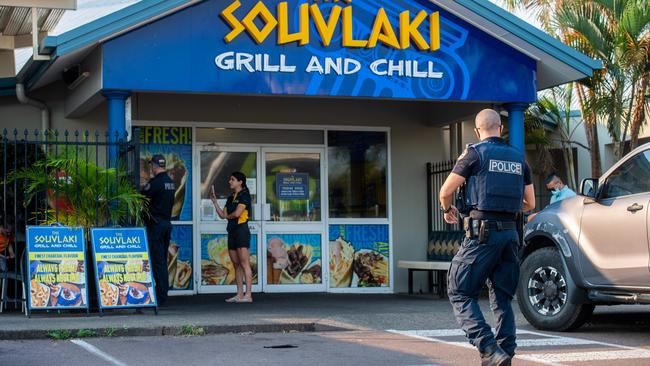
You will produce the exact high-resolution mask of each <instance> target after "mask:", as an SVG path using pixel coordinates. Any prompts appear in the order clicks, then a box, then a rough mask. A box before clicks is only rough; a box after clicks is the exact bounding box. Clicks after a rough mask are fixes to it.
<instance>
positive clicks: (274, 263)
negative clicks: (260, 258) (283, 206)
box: [266, 233, 323, 285]
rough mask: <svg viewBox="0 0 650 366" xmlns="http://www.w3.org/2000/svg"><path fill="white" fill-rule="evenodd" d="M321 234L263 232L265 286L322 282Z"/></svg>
mask: <svg viewBox="0 0 650 366" xmlns="http://www.w3.org/2000/svg"><path fill="white" fill-rule="evenodd" d="M321 238H322V236H321V234H284V233H283V234H279V233H278V234H274V233H269V234H267V235H266V240H267V243H266V248H267V249H266V260H267V265H266V269H267V281H268V284H269V285H313V284H320V283H323V279H322V272H323V269H322V244H321V243H322V241H321Z"/></svg>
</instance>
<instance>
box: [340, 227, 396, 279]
mask: <svg viewBox="0 0 650 366" xmlns="http://www.w3.org/2000/svg"><path fill="white" fill-rule="evenodd" d="M388 236H389V234H388V225H330V227H329V240H330V245H329V250H330V259H329V260H330V263H329V269H330V287H331V288H347V287H389V286H390V283H389V281H390V265H389V263H390V262H389V261H390V246H389V241H388Z"/></svg>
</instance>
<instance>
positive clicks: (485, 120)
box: [475, 109, 501, 140]
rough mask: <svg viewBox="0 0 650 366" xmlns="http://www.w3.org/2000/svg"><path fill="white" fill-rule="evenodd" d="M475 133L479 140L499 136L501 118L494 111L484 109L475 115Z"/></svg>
mask: <svg viewBox="0 0 650 366" xmlns="http://www.w3.org/2000/svg"><path fill="white" fill-rule="evenodd" d="M475 123H476V132H477V136H479V135H480V136H479V138H480V139H481V140H484V139H486V138H488V137H494V136H497V137H499V136H501V116H500V115H499V113H498V112H497V111H495V110H494V109H484V110H482V111H480V112H479V113H478V114H477V115H476V121H475Z"/></svg>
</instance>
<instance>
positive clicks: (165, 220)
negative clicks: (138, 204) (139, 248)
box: [142, 155, 176, 306]
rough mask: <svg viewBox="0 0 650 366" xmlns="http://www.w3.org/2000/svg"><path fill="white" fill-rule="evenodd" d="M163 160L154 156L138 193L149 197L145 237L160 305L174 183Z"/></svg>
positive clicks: (163, 294) (165, 282)
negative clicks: (147, 241) (145, 181)
mask: <svg viewBox="0 0 650 366" xmlns="http://www.w3.org/2000/svg"><path fill="white" fill-rule="evenodd" d="M166 163H167V162H166V161H165V157H164V156H162V155H154V156H153V157H152V158H151V167H152V170H153V174H154V177H153V178H152V179H151V180H150V181H149V182H148V183H147V184H145V185H144V187H143V189H142V193H143V194H144V195H145V196H147V197H148V198H149V213H150V217H148V218H147V220H146V224H147V238H148V239H149V252H150V253H151V269H152V270H153V278H154V280H155V281H156V299H157V300H158V305H160V306H162V305H164V304H165V302H166V301H167V291H169V274H168V271H167V251H168V250H169V241H170V239H171V234H172V224H171V222H170V221H171V217H172V206H173V205H174V192H175V191H176V187H175V186H174V182H173V181H172V179H171V178H170V177H169V175H167V170H166V169H165V166H166Z"/></svg>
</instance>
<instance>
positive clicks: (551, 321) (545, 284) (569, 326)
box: [517, 247, 594, 332]
mask: <svg viewBox="0 0 650 366" xmlns="http://www.w3.org/2000/svg"><path fill="white" fill-rule="evenodd" d="M520 273H521V275H520V278H519V286H518V288H517V301H518V303H519V308H520V309H521V312H522V313H523V314H524V317H525V318H526V320H528V322H529V323H530V324H531V325H532V326H534V327H535V328H537V329H541V330H550V331H557V332H563V331H568V330H573V329H577V328H579V327H580V326H581V325H582V324H584V323H585V322H586V321H587V320H588V319H589V317H590V316H591V314H592V313H593V311H594V305H591V304H584V303H582V302H581V301H580V299H581V296H579V295H580V293H579V292H580V291H582V290H581V289H579V288H577V287H576V285H575V283H574V281H573V279H572V278H571V274H570V273H569V272H568V271H567V270H566V269H565V267H564V265H563V263H562V258H561V257H560V252H559V251H558V250H557V249H556V248H552V247H546V248H541V249H539V250H536V251H534V252H533V253H531V254H530V255H529V256H528V257H526V259H525V260H524V262H523V263H522V265H521V271H520Z"/></svg>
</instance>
